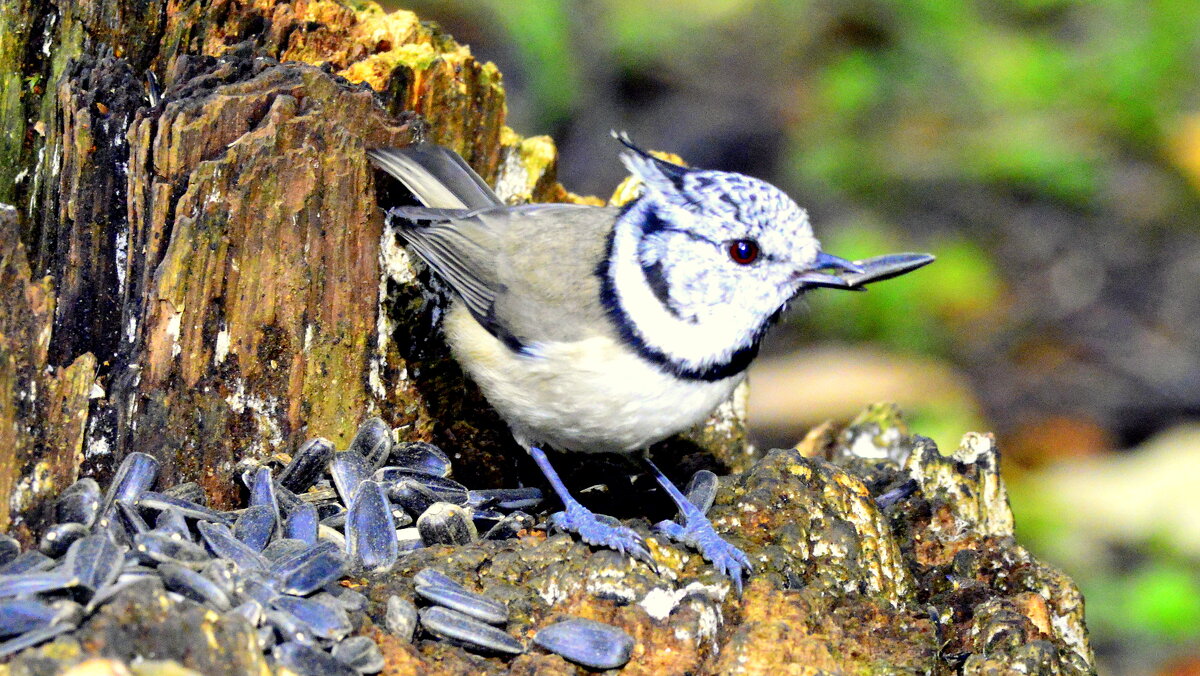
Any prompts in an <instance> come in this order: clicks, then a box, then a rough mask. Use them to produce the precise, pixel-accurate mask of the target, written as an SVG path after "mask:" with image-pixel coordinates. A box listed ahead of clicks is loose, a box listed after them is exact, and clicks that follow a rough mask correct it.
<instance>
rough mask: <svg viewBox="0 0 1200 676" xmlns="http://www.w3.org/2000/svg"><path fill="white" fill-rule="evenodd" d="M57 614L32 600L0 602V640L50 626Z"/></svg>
mask: <svg viewBox="0 0 1200 676" xmlns="http://www.w3.org/2000/svg"><path fill="white" fill-rule="evenodd" d="M57 614H58V611H56V610H55V609H54V608H53V607H52V606H50V605H49V604H47V603H42V602H41V601H35V600H32V599H5V600H3V601H0V638H8V637H9V636H16V635H17V634H24V633H25V632H27V631H32V630H34V629H37V628H38V627H44V626H46V625H48V624H50V623H51V622H52V621H53V620H54V617H55V616H56V615H57Z"/></svg>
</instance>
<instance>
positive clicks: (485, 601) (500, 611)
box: [416, 584, 508, 624]
mask: <svg viewBox="0 0 1200 676" xmlns="http://www.w3.org/2000/svg"><path fill="white" fill-rule="evenodd" d="M416 592H417V596H420V597H421V598H423V599H425V600H427V601H429V602H431V603H436V604H437V605H439V606H444V607H446V608H450V609H452V610H457V611H458V612H460V613H462V614H464V615H468V616H470V617H473V618H475V619H477V620H480V621H481V622H487V623H488V624H504V623H505V622H508V608H506V607H505V606H504V604H503V603H500V602H498V601H493V600H492V599H489V598H487V597H486V596H484V595H482V594H476V593H475V592H470V591H467V590H465V589H461V588H458V589H456V588H454V587H449V586H444V585H423V584H419V585H417V589H416Z"/></svg>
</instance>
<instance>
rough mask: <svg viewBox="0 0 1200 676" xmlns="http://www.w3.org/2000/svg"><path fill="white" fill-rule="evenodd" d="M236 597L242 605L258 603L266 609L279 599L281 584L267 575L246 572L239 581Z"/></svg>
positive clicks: (235, 592) (235, 591)
mask: <svg viewBox="0 0 1200 676" xmlns="http://www.w3.org/2000/svg"><path fill="white" fill-rule="evenodd" d="M234 596H235V597H236V598H235V600H237V601H238V602H240V603H245V602H246V601H256V602H258V603H259V604H261V605H262V606H263V607H264V608H265V607H266V606H268V605H270V604H271V602H272V601H274V600H275V599H277V598H279V583H278V582H276V580H275V579H274V578H272V577H268V576H267V575H266V574H265V573H260V572H257V571H248V572H244V573H242V574H241V576H240V577H239V578H238V580H237V587H236V589H235V590H234Z"/></svg>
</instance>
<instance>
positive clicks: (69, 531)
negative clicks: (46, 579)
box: [38, 521, 91, 559]
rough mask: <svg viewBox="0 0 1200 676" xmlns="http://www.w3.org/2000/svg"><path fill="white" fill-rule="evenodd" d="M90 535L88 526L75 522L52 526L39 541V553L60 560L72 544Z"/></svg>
mask: <svg viewBox="0 0 1200 676" xmlns="http://www.w3.org/2000/svg"><path fill="white" fill-rule="evenodd" d="M90 533H91V531H90V530H88V527H87V526H85V525H83V524H82V523H77V522H74V521H68V522H67V523H60V524H58V525H56V526H51V527H50V528H49V529H47V530H46V532H45V533H44V534H43V535H42V539H41V540H39V541H38V551H39V552H41V553H43V554H45V555H46V556H49V557H51V558H55V559H57V558H60V557H61V556H62V555H63V554H66V553H67V548H68V547H70V546H71V544H72V543H74V542H75V541H76V540H78V539H79V538H82V537H87V536H88V534H90Z"/></svg>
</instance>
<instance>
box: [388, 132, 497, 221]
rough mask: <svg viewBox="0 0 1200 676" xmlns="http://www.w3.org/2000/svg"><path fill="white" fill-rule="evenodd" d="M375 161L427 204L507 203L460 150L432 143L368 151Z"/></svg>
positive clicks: (459, 206) (451, 206)
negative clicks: (461, 155) (456, 150)
mask: <svg viewBox="0 0 1200 676" xmlns="http://www.w3.org/2000/svg"><path fill="white" fill-rule="evenodd" d="M367 156H368V157H370V158H371V162H372V163H373V164H374V165H375V166H376V167H379V168H380V169H381V170H383V171H384V172H386V173H387V174H388V175H390V176H392V177H394V178H396V179H397V180H399V181H400V182H401V183H403V184H404V187H406V188H408V189H409V191H410V192H412V194H413V196H414V197H416V198H417V199H418V200H419V201H420V202H421V203H422V204H424V205H425V206H426V207H430V208H434V209H483V208H487V207H494V206H500V205H502V204H504V203H503V202H502V201H501V200H500V198H499V197H497V196H496V193H495V192H493V191H492V189H491V188H489V187H488V184H487V183H485V182H484V180H483V178H481V177H480V176H479V174H477V173H475V171H474V170H473V169H471V167H470V166H468V165H467V163H466V161H465V160H463V158H462V157H460V156H459V155H458V153H456V152H454V151H453V150H450V149H448V148H443V147H442V146H439V145H434V144H432V143H415V144H413V145H410V146H406V147H404V148H375V149H373V150H369V151H367Z"/></svg>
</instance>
